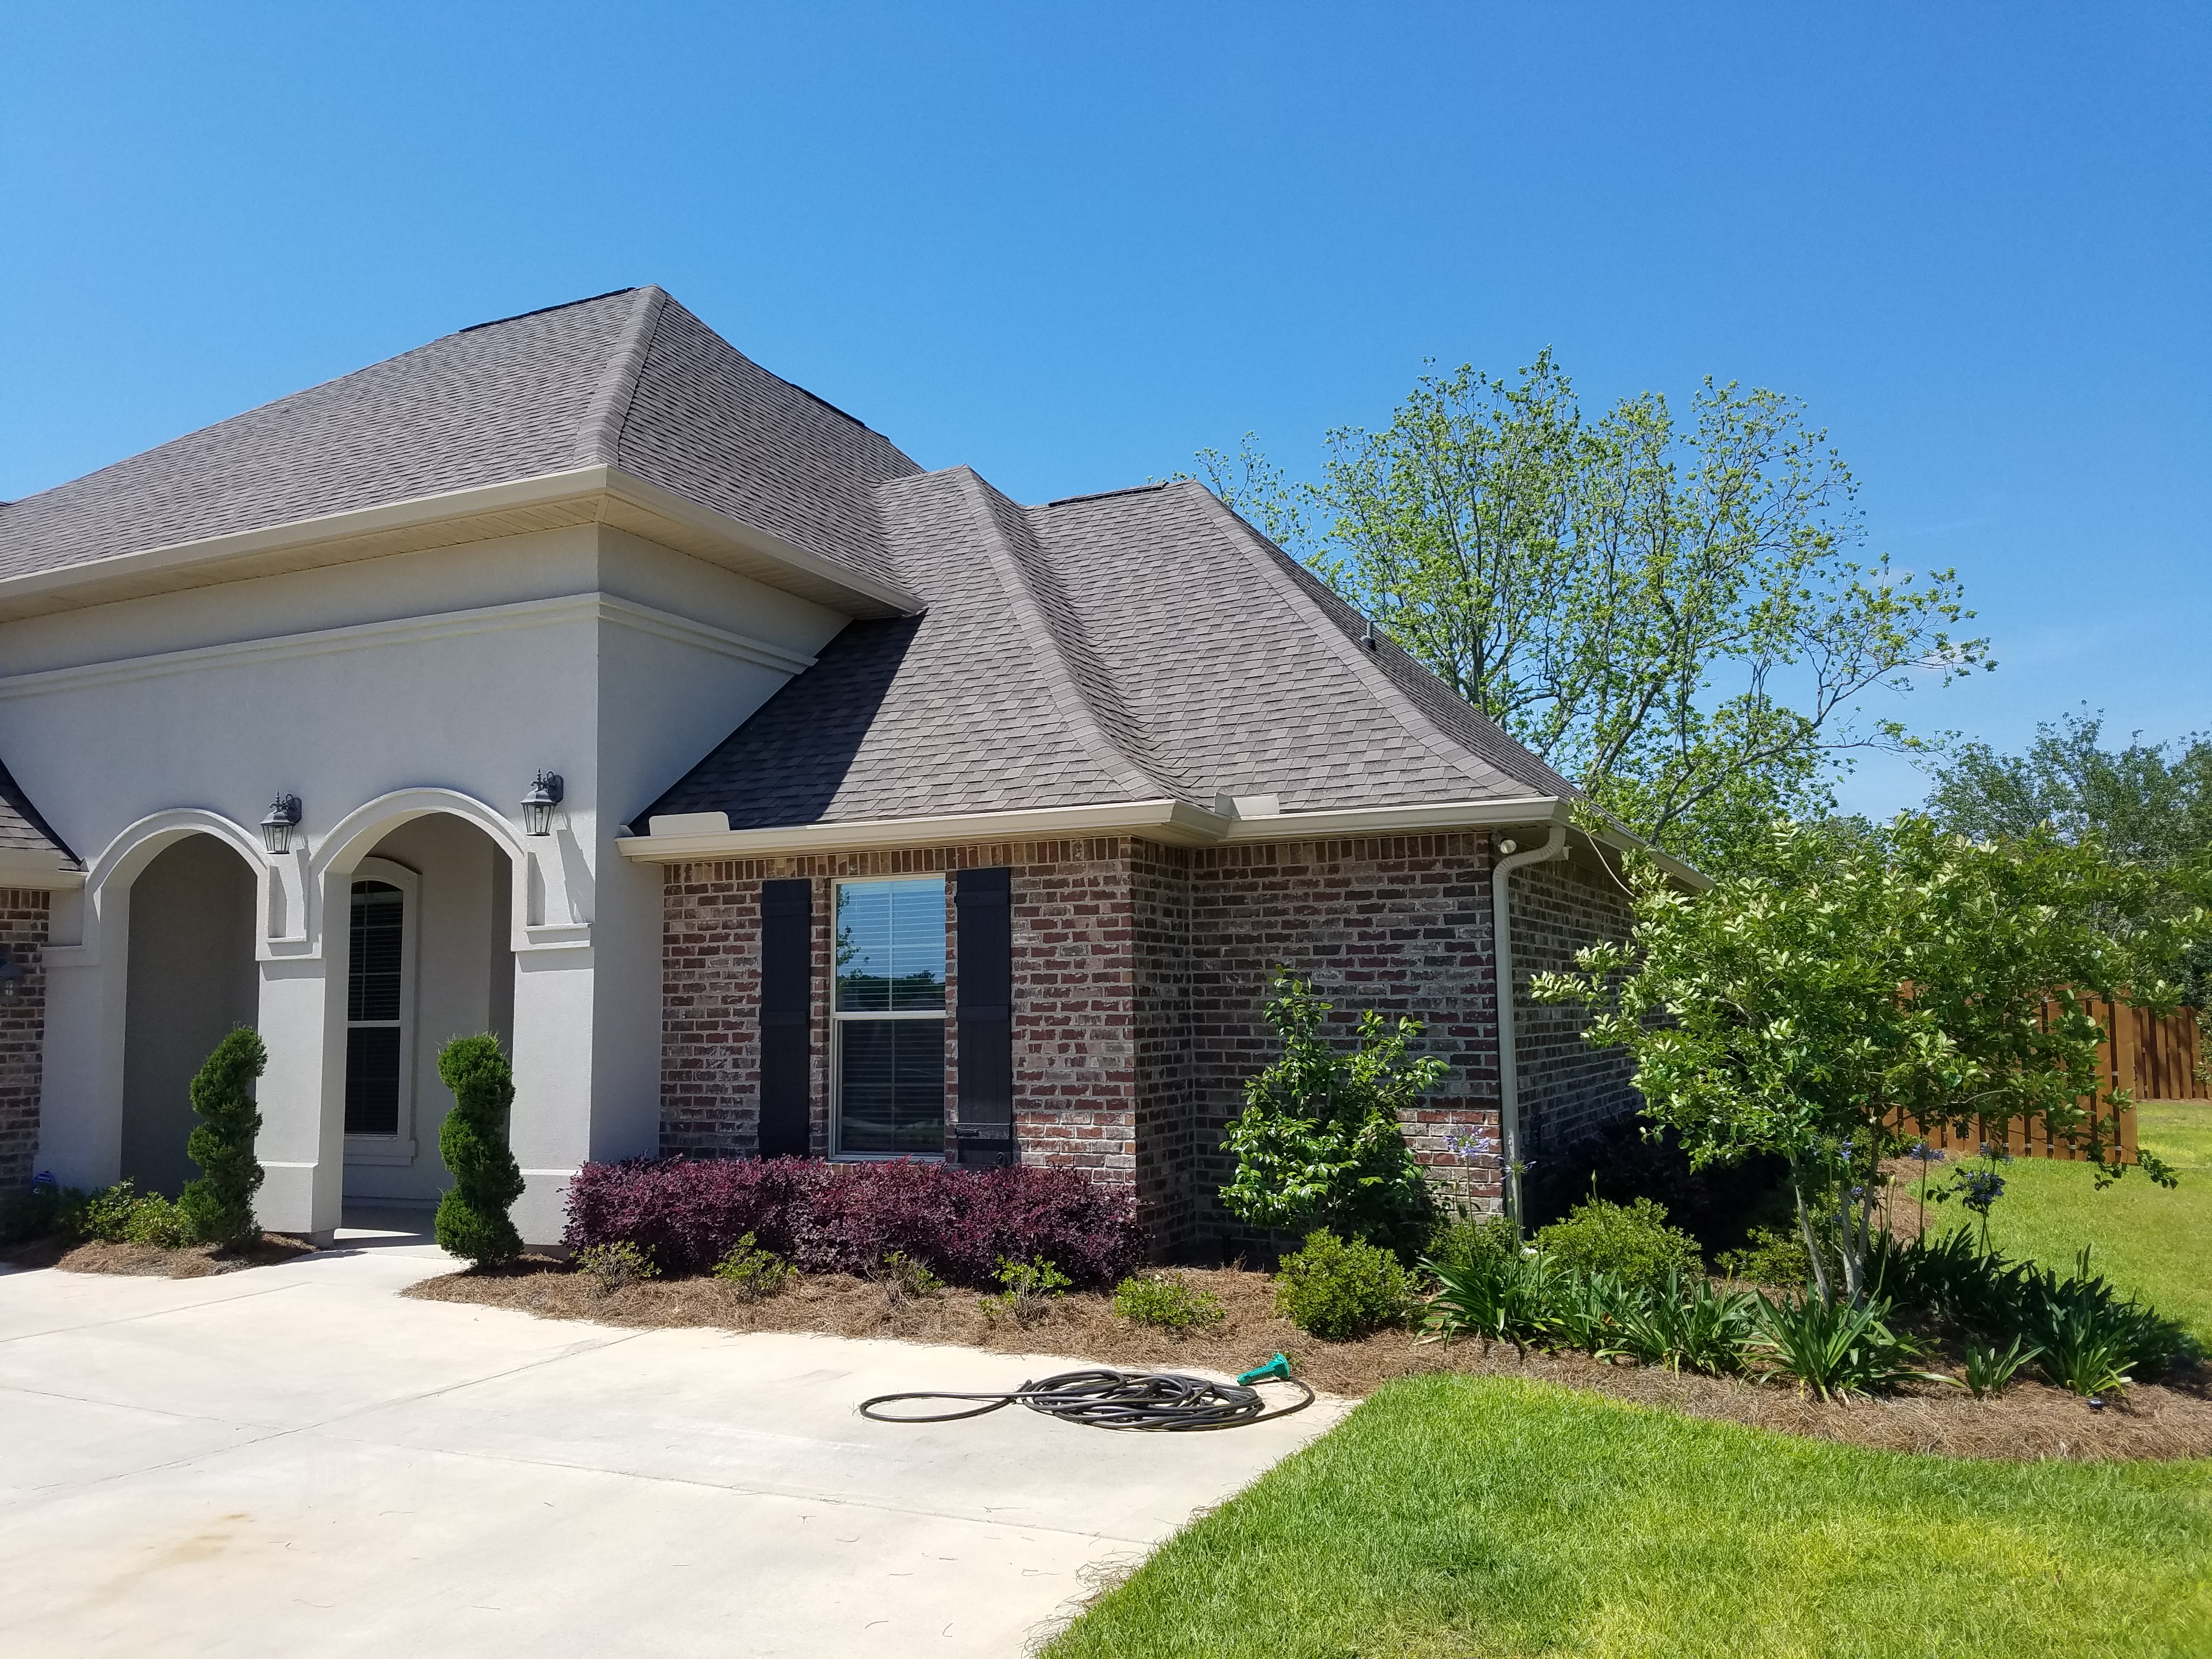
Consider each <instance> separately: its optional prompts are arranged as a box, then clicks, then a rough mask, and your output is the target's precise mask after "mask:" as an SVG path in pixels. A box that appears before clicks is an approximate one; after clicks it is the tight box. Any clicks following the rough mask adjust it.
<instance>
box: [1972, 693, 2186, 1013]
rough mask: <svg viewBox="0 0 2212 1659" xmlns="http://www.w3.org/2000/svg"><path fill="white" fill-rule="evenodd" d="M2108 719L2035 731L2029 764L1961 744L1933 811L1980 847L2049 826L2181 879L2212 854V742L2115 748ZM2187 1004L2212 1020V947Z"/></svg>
mask: <svg viewBox="0 0 2212 1659" xmlns="http://www.w3.org/2000/svg"><path fill="white" fill-rule="evenodd" d="M2103 737H2104V719H2103V717H2102V716H2101V715H2097V714H2069V715H2067V716H2065V717H2064V718H2063V720H2060V721H2059V722H2058V723H2057V724H2056V725H2052V724H2050V723H2048V722H2046V723H2045V724H2043V725H2041V726H2038V727H2037V728H2036V736H2035V741H2034V742H2033V744H2030V745H2029V746H2028V749H2027V753H2025V754H2022V755H1999V754H1997V753H1996V751H1995V750H1992V749H1991V748H1990V745H1989V744H1985V743H1969V744H1960V745H1958V746H1957V747H1955V748H1954V749H1953V750H1951V751H1950V753H1949V755H1948V757H1947V758H1946V760H1945V761H1944V763H1942V765H1940V766H1939V767H1938V768H1936V787H1935V788H1934V789H1933V790H1932V791H1931V792H1930V793H1929V797H1928V811H1929V812H1930V813H1931V814H1933V815H1934V816H1935V817H1936V819H1938V820H1939V821H1940V822H1941V823H1943V824H1945V825H1946V826H1948V828H1950V829H1955V830H1957V831H1958V832H1959V833H1960V834H1961V835H1964V836H1971V837H1972V839H1974V840H1976V841H1996V840H2000V839H2004V838H2011V839H2015V840H2018V839H2021V838H2024V837H2027V836H2033V834H2035V832H2036V831H2037V830H2038V829H2041V828H2044V827H2045V826H2046V825H2047V826H2048V827H2049V829H2051V833H2052V834H2054V835H2056V836H2057V837H2058V838H2059V839H2060V840H2062V841H2065V842H2074V843H2076V844H2079V843H2081V842H2096V843H2097V844H2098V845H2100V846H2101V847H2103V848H2105V849H2106V852H2108V853H2110V854H2112V855H2113V856H2114V857H2116V858H2124V859H2127V860H2132V861H2133V862H2135V863H2137V864H2144V865H2148V866H2152V867H2153V868H2155V869H2160V870H2179V869H2182V868H2185V867H2186V866H2188V865H2190V864H2191V862H2192V861H2194V860H2199V859H2202V858H2203V857H2205V856H2206V854H2207V853H2208V851H2212V738H2207V737H2205V736H2203V734H2201V733H2192V734H2191V735H2190V736H2188V737H2185V738H2180V739H2179V740H2178V741H2177V742H2174V743H2169V744H2150V743H2145V742H2144V741H2143V740H2142V733H2141V732H2136V733H2134V734H2133V735H2131V736H2130V738H2129V740H2128V742H2127V744H2126V746H2125V747H2124V748H2111V749H2108V748H2106V747H2105V746H2104V743H2103ZM2181 978H2182V982H2183V990H2184V994H2185V996H2186V998H2187V1000H2189V1001H2190V1002H2191V1003H2192V1004H2194V1005H2195V1006H2197V1008H2198V1009H2199V1010H2200V1011H2204V1012H2208V1013H2212V945H2206V946H2201V947H2199V948H2197V950H2195V951H2191V953H2190V954H2189V956H2188V957H2187V959H2186V961H2185V964H2184V972H2183V974H2182V975H2181Z"/></svg>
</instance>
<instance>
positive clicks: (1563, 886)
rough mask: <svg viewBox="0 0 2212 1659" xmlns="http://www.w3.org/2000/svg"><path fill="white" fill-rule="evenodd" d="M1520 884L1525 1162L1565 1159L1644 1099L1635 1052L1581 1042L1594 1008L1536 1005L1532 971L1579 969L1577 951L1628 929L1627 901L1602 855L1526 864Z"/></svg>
mask: <svg viewBox="0 0 2212 1659" xmlns="http://www.w3.org/2000/svg"><path fill="white" fill-rule="evenodd" d="M1511 881H1512V884H1513V885H1512V895H1513V896H1512V916H1513V982H1514V1012H1515V1014H1516V1020H1515V1024H1514V1028H1513V1031H1514V1042H1515V1049H1516V1058H1517V1060H1518V1061H1519V1065H1518V1066H1517V1068H1516V1069H1517V1070H1518V1071H1519V1073H1520V1077H1521V1133H1522V1156H1523V1157H1524V1158H1528V1160H1529V1161H1530V1162H1532V1163H1534V1162H1536V1161H1538V1160H1541V1159H1544V1158H1558V1157H1560V1156H1562V1155H1563V1154H1565V1152H1567V1150H1568V1149H1569V1148H1571V1146H1574V1144H1575V1143H1576V1142H1577V1141H1578V1140H1580V1139H1583V1137H1584V1136H1586V1135H1588V1134H1589V1133H1590V1131H1592V1130H1593V1129H1595V1128H1596V1127H1598V1126H1599V1125H1601V1124H1602V1123H1606V1122H1608V1121H1611V1120H1613V1119H1614V1118H1617V1117H1620V1116H1622V1115H1625V1114H1626V1113H1629V1112H1632V1111H1634V1110H1636V1109H1637V1108H1638V1106H1639V1105H1640V1104H1641V1103H1642V1102H1641V1100H1640V1098H1639V1097H1638V1095H1637V1092H1636V1091H1635V1089H1634V1088H1633V1087H1632V1085H1631V1084H1630V1082H1629V1079H1630V1077H1631V1075H1632V1073H1633V1072H1634V1070H1635V1067H1634V1066H1632V1064H1631V1063H1630V1061H1629V1058H1628V1055H1627V1052H1626V1050H1625V1049H1620V1048H1607V1049H1600V1048H1591V1047H1590V1046H1589V1044H1588V1043H1586V1042H1583V1040H1582V1032H1583V1026H1584V1025H1586V1024H1588V1023H1589V1014H1588V1012H1586V1011H1585V1010H1583V1009H1581V1008H1578V1007H1575V1006H1559V1005H1557V1004H1545V1003H1534V1002H1531V1001H1529V1000H1528V976H1529V975H1531V974H1537V973H1543V972H1547V971H1558V970H1560V969H1569V968H1571V967H1573V966H1574V954H1575V952H1576V951H1579V950H1581V949H1582V948H1583V946H1584V945H1594V944H1595V943H1596V942H1597V941H1598V940H1599V939H1620V938H1622V937H1624V936H1625V935H1626V933H1627V932H1628V926H1629V909H1628V901H1627V897H1626V895H1625V894H1623V893H1622V891H1621V890H1620V884H1618V883H1617V882H1615V881H1614V879H1613V876H1612V875H1611V873H1610V872H1607V871H1606V870H1604V869H1601V868H1600V867H1599V866H1597V864H1596V862H1595V857H1594V855H1592V854H1589V853H1586V852H1577V853H1576V854H1574V855H1573V857H1572V858H1571V859H1554V860H1549V861H1547V862H1546V863H1543V864H1531V865H1525V866H1522V868H1520V869H1518V870H1516V871H1515V872H1513V875H1512V877H1511Z"/></svg>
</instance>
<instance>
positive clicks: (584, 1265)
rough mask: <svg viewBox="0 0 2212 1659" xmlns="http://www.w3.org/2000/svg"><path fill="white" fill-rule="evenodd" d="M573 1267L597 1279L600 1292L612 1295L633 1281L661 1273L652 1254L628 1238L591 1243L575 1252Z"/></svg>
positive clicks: (639, 1283) (640, 1281)
mask: <svg viewBox="0 0 2212 1659" xmlns="http://www.w3.org/2000/svg"><path fill="white" fill-rule="evenodd" d="M576 1271H577V1272H578V1273H589V1274H590V1275H591V1276H592V1278H593V1279H597V1280H598V1281H599V1294H600V1295H601V1296H612V1295H613V1294H614V1293H615V1292H616V1291H619V1290H623V1289H625V1288H627V1287H628V1286H629V1285H641V1284H643V1283H644V1282H645V1281H646V1280H647V1279H658V1278H659V1277H660V1269H659V1268H658V1267H654V1266H653V1258H652V1257H651V1256H649V1255H646V1253H645V1252H644V1251H643V1250H641V1249H638V1248H637V1246H636V1245H635V1244H633V1243H630V1242H629V1240H628V1239H617V1241H616V1242H615V1243H612V1244H592V1245H589V1246H587V1247H586V1248H585V1249H580V1250H579V1251H577V1252H576Z"/></svg>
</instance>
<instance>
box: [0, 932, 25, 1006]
mask: <svg viewBox="0 0 2212 1659" xmlns="http://www.w3.org/2000/svg"><path fill="white" fill-rule="evenodd" d="M22 984H23V964H22V963H20V962H18V961H16V960H15V947H14V946H13V945H0V1000H9V1001H13V1000H15V994H16V993H17V992H18V991H19V990H21V987H22Z"/></svg>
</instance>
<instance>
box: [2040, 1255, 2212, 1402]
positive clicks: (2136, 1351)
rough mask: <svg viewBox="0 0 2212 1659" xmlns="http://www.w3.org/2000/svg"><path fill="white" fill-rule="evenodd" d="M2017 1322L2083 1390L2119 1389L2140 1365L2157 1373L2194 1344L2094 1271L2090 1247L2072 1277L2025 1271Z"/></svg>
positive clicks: (2062, 1378) (2046, 1365)
mask: <svg viewBox="0 0 2212 1659" xmlns="http://www.w3.org/2000/svg"><path fill="white" fill-rule="evenodd" d="M2014 1328H2016V1329H2017V1330H2018V1331H2019V1332H2020V1333H2021V1334H2024V1335H2025V1336H2027V1338H2028V1340H2031V1341H2033V1342H2034V1343H2036V1344H2037V1345H2038V1346H2040V1347H2041V1348H2042V1350H2043V1353H2042V1362H2043V1373H2044V1375H2045V1376H2048V1377H2049V1378H2050V1379H2051V1381H2052V1382H2053V1383H2057V1385H2058V1386H2059V1387H2060V1388H2062V1389H2072V1390H2073V1391H2074V1392H2075V1394H2079V1395H2093V1394H2112V1393H2116V1392H2118V1391H2119V1390H2121V1389H2125V1388H2127V1387H2128V1386H2129V1385H2130V1383H2132V1382H2133V1381H2134V1380H2135V1379H2134V1376H2133V1373H2135V1372H2137V1371H2140V1372H2142V1374H2144V1375H2145V1376H2150V1375H2153V1374H2155V1373H2156V1372H2157V1371H2159V1370H2161V1369H2163V1368H2164V1367H2165V1365H2166V1364H2167V1362H2168V1361H2170V1360H2172V1359H2174V1358H2177V1357H2179V1356H2180V1355H2182V1354H2185V1353H2188V1352H2191V1351H2192V1349H2193V1346H2194V1345H2193V1344H2192V1343H2191V1341H2190V1340H2189V1335H2188V1333H2187V1332H2185V1330H2183V1328H2181V1326H2180V1325H2179V1323H2177V1322H2175V1321H2173V1320H2171V1319H2167V1318H2166V1317H2165V1316H2162V1315H2160V1314H2159V1313H2157V1312H2155V1311H2154V1310H2151V1309H2149V1308H2146V1307H2144V1306H2142V1304H2140V1303H2137V1302H2135V1301H2133V1300H2131V1299H2130V1298H2128V1297H2123V1296H2121V1295H2120V1293H2119V1292H2118V1291H2116V1290H2114V1289H2113V1288H2112V1284H2111V1282H2110V1281H2109V1280H2107V1279H2105V1278H2104V1277H2103V1276H2102V1275H2101V1274H2099V1273H2091V1272H2090V1271H2089V1252H2088V1250H2087V1249H2083V1250H2082V1252H2081V1255H2080V1256H2078V1257H2077V1258H2076V1259H2075V1270H2074V1272H2073V1273H2072V1274H2071V1275H2070V1276H2069V1277H2067V1278H2064V1279H2061V1278H2060V1277H2059V1276H2058V1275H2057V1273H2053V1272H2051V1270H2050V1269H2048V1268H2032V1269H2029V1270H2027V1271H2026V1272H2025V1273H2023V1274H2022V1275H2021V1280H2020V1305H2019V1309H2018V1312H2017V1317H2016V1322H2015V1327H2014Z"/></svg>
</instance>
